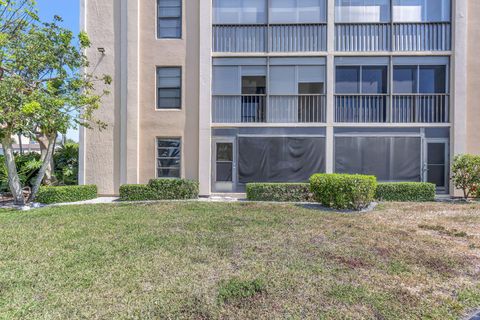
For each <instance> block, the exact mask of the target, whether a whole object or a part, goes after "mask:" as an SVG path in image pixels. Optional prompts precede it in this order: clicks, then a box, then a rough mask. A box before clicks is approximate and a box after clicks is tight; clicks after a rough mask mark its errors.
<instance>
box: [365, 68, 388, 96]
mask: <svg viewBox="0 0 480 320" xmlns="http://www.w3.org/2000/svg"><path fill="white" fill-rule="evenodd" d="M387 78H388V72H387V67H386V66H379V67H362V93H371V94H377V93H387V88H388V85H387V83H388V80H387Z"/></svg>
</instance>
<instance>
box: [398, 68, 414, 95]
mask: <svg viewBox="0 0 480 320" xmlns="http://www.w3.org/2000/svg"><path fill="white" fill-rule="evenodd" d="M393 92H394V93H417V67H416V66H394V67H393Z"/></svg>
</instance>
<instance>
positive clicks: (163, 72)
mask: <svg viewBox="0 0 480 320" xmlns="http://www.w3.org/2000/svg"><path fill="white" fill-rule="evenodd" d="M181 107H182V68H181V67H158V68H157V109H180V108H181Z"/></svg>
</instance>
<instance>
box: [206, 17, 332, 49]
mask: <svg viewBox="0 0 480 320" xmlns="http://www.w3.org/2000/svg"><path fill="white" fill-rule="evenodd" d="M326 45H327V26H326V24H285V25H283V24H274V25H214V26H213V51H214V52H267V51H268V52H312V51H313V52H315V51H325V50H326Z"/></svg>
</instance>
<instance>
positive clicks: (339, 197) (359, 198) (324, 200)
mask: <svg viewBox="0 0 480 320" xmlns="http://www.w3.org/2000/svg"><path fill="white" fill-rule="evenodd" d="M310 187H311V191H312V193H313V195H314V198H315V201H317V202H319V203H321V204H322V205H324V206H326V207H330V208H334V209H351V210H362V209H364V208H366V207H368V205H370V203H371V202H372V201H373V200H374V198H375V191H376V189H377V178H376V177H374V176H365V175H358V174H356V175H350V174H315V175H313V176H312V177H311V178H310Z"/></svg>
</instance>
